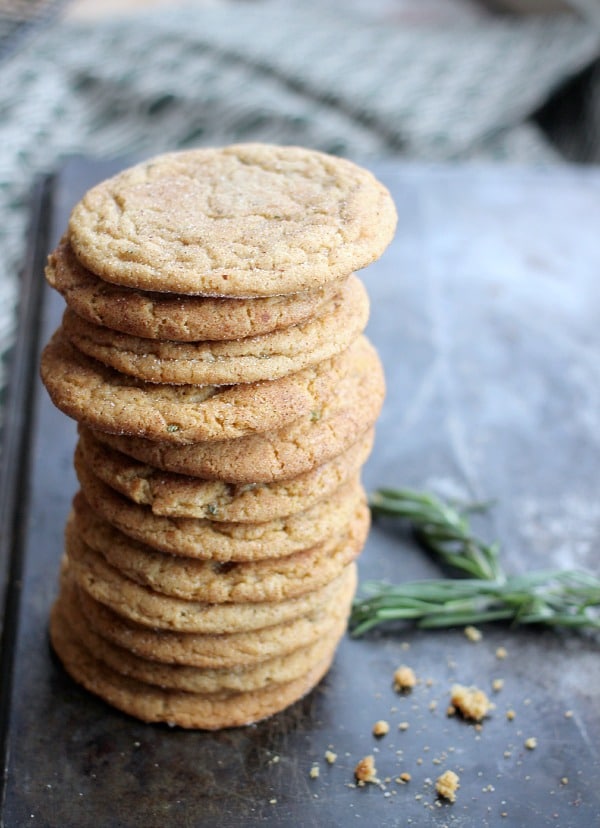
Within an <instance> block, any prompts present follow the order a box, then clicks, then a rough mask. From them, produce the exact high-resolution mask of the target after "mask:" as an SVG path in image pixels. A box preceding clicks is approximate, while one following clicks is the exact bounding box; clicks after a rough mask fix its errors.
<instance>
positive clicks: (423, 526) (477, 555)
mask: <svg viewBox="0 0 600 828" xmlns="http://www.w3.org/2000/svg"><path fill="white" fill-rule="evenodd" d="M370 505H371V510H372V512H373V514H374V515H375V516H377V515H387V516H389V517H396V518H400V519H403V520H405V521H407V522H408V524H409V525H410V527H411V528H412V530H413V531H414V533H415V536H416V538H417V540H418V541H419V543H420V544H422V545H423V546H424V547H425V548H426V549H428V550H429V551H430V552H433V553H434V554H435V555H437V556H438V557H440V558H441V560H442V561H443V562H444V563H445V564H446V565H448V566H450V567H452V568H454V569H456V570H457V572H459V573H461V574H466V575H468V576H469V577H466V578H458V577H457V578H442V579H439V578H438V579H428V580H423V581H409V582H406V583H403V584H397V585H393V584H386V583H382V582H376V581H371V582H368V583H366V584H364V585H363V587H362V590H363V592H364V593H365V597H361V598H357V599H356V600H355V601H354V604H353V607H352V614H351V618H350V628H351V631H352V635H353V636H360V635H363V634H364V633H366V632H367V631H368V630H371V629H372V628H373V627H377V626H379V625H380V624H383V623H385V622H388V621H409V622H414V623H417V624H418V626H419V627H423V628H436V627H452V626H462V625H465V624H480V623H483V622H486V621H510V622H512V623H516V624H547V625H551V626H561V627H595V628H598V629H600V614H599V611H600V579H598V578H595V577H594V576H593V575H590V574H588V573H586V572H582V571H578V570H549V571H546V570H544V571H538V572H531V573H526V574H524V575H507V574H506V573H505V572H504V570H503V568H502V565H501V563H500V559H499V557H500V548H499V546H498V544H496V543H495V544H488V543H485V542H484V541H483V540H481V539H480V538H478V537H476V535H474V534H473V532H472V530H471V527H470V524H469V520H468V515H469V514H472V513H473V512H475V511H483V510H485V509H486V508H487V507H488V505H489V504H486V503H472V504H467V505H465V506H463V507H462V508H460V509H459V508H457V507H455V506H453V505H451V504H450V503H445V502H443V501H442V500H441V499H439V498H437V497H436V496H434V495H432V494H427V493H423V492H415V491H411V490H409V489H378V490H377V491H376V492H374V494H373V495H372V497H371V503H370Z"/></svg>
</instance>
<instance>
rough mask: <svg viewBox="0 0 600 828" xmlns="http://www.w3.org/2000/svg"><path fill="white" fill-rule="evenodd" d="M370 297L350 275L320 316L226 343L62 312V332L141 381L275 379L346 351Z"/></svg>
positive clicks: (179, 382)
mask: <svg viewBox="0 0 600 828" xmlns="http://www.w3.org/2000/svg"><path fill="white" fill-rule="evenodd" d="M368 315H369V300H368V297H367V293H366V291H365V289H364V286H363V284H362V282H361V281H360V279H358V278H357V277H356V276H352V277H351V278H350V279H348V281H347V282H346V284H345V285H344V287H343V288H342V289H341V291H340V292H339V293H338V294H337V296H336V297H334V299H332V300H331V302H330V303H329V304H328V305H326V306H325V307H324V308H323V309H322V312H321V314H319V315H318V316H315V317H312V318H311V319H309V320H308V321H306V322H303V323H301V324H299V325H293V326H291V327H289V328H285V329H284V330H283V331H275V332H274V333H268V334H263V335H262V336H250V337H247V338H246V339H239V340H232V341H226V342H223V341H221V342H211V341H204V342H196V343H192V342H173V341H159V340H150V341H149V340H147V339H142V338H140V337H135V336H130V335H128V334H122V333H118V332H115V331H112V330H110V329H109V328H104V327H102V326H100V325H94V324H92V323H90V322H87V321H86V320H85V319H82V318H81V317H80V316H77V314H76V313H74V311H72V310H69V309H67V310H66V311H65V314H64V317H63V322H62V330H63V334H64V335H65V337H66V338H67V339H68V340H69V341H70V342H71V344H72V345H74V346H75V347H76V348H77V349H78V350H79V351H81V352H82V353H84V354H87V356H90V357H93V358H94V359H97V360H98V361H99V362H102V363H103V364H104V365H107V366H109V367H110V368H114V369H115V370H116V371H121V372H122V373H124V374H127V375H129V376H132V377H137V378H138V379H141V380H144V381H145V382H157V383H170V384H176V385H186V384H188V385H231V384H233V383H248V382H260V381H261V380H275V379H279V378H280V377H284V376H286V375H287V374H291V373H294V372H296V371H301V370H302V369H303V368H306V367H307V366H309V365H314V364H315V363H317V362H322V361H323V360H325V359H329V358H330V357H333V356H335V355H336V354H339V353H341V352H342V351H344V350H346V348H347V347H348V346H349V345H350V344H351V343H352V342H354V340H355V339H356V338H357V337H358V336H359V335H360V334H361V333H362V331H363V330H364V328H365V325H366V324H367V319H368Z"/></svg>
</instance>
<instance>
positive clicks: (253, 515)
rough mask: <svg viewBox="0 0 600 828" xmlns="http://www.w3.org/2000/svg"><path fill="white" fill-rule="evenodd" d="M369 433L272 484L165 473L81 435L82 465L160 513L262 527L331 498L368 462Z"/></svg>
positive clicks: (88, 433)
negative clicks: (307, 468) (327, 458)
mask: <svg viewBox="0 0 600 828" xmlns="http://www.w3.org/2000/svg"><path fill="white" fill-rule="evenodd" d="M373 436H374V433H373V429H369V430H368V431H367V433H366V434H364V435H363V436H362V437H361V438H360V439H359V440H358V441H357V442H356V443H355V444H354V445H353V446H350V448H349V449H348V450H347V451H345V452H344V453H343V454H339V455H338V456H337V457H334V458H333V459H332V460H330V461H329V462H327V463H324V464H323V465H322V466H317V468H315V469H312V470H311V471H309V472H305V473H304V474H301V475H299V476H298V477H293V478H291V479H290V480H282V481H275V482H273V483H244V484H234V483H225V482H223V481H220V480H202V479H200V478H197V477H189V476H187V475H180V474H174V473H172V472H164V471H161V470H159V469H155V468H154V467H153V466H148V465H147V464H145V463H140V462H138V461H136V460H135V459H133V458H131V457H128V455H126V454H123V453H122V452H120V451H116V450H115V449H111V448H110V447H109V446H107V445H105V444H104V443H101V442H99V441H98V440H97V439H95V437H94V436H93V433H92V432H91V431H87V430H83V429H82V431H81V434H80V437H79V442H78V444H77V449H76V454H77V456H78V458H79V459H78V463H79V464H80V465H82V466H85V467H86V468H88V469H89V470H90V471H91V472H93V474H95V475H96V477H98V478H99V479H100V480H101V481H102V482H103V483H106V485H107V486H110V487H111V488H112V489H115V490H116V491H117V492H119V493H120V494H122V495H124V496H125V497H127V498H128V499H129V500H132V501H133V502H134V503H137V504H139V505H141V506H150V508H151V509H152V512H153V513H154V514H155V515H162V516H166V517H191V518H208V519H209V520H214V521H226V522H236V523H261V522H263V521H267V520H272V519H273V518H276V517H285V516H287V515H292V514H294V513H295V512H300V511H302V510H304V509H307V508H308V507H309V506H311V505H312V504H313V503H316V502H317V500H320V499H321V498H323V497H327V496H328V495H330V494H332V493H333V492H334V491H335V490H336V489H337V488H339V486H341V485H342V483H344V482H345V481H346V480H348V479H349V478H350V477H351V476H353V475H355V474H357V473H358V472H359V471H360V469H361V467H362V466H363V464H364V463H365V461H366V460H367V458H368V456H369V453H370V451H371V447H372V445H373Z"/></svg>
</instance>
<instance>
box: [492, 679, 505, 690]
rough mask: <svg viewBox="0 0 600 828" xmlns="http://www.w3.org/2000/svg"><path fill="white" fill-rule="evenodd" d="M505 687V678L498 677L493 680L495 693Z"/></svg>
mask: <svg viewBox="0 0 600 828" xmlns="http://www.w3.org/2000/svg"><path fill="white" fill-rule="evenodd" d="M503 687H504V679H501V678H496V679H494V680H493V682H492V690H493V691H494V693H499V692H500V691H501V690H502V688H503Z"/></svg>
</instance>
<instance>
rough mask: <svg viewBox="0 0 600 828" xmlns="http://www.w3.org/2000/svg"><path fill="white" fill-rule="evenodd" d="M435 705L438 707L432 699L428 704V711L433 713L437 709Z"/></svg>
mask: <svg viewBox="0 0 600 828" xmlns="http://www.w3.org/2000/svg"><path fill="white" fill-rule="evenodd" d="M437 705H438V703H437V702H436V700H435V699H432V700H431V701H430V702H429V709H430V710H432V711H433V710H435V709H436V708H437Z"/></svg>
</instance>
